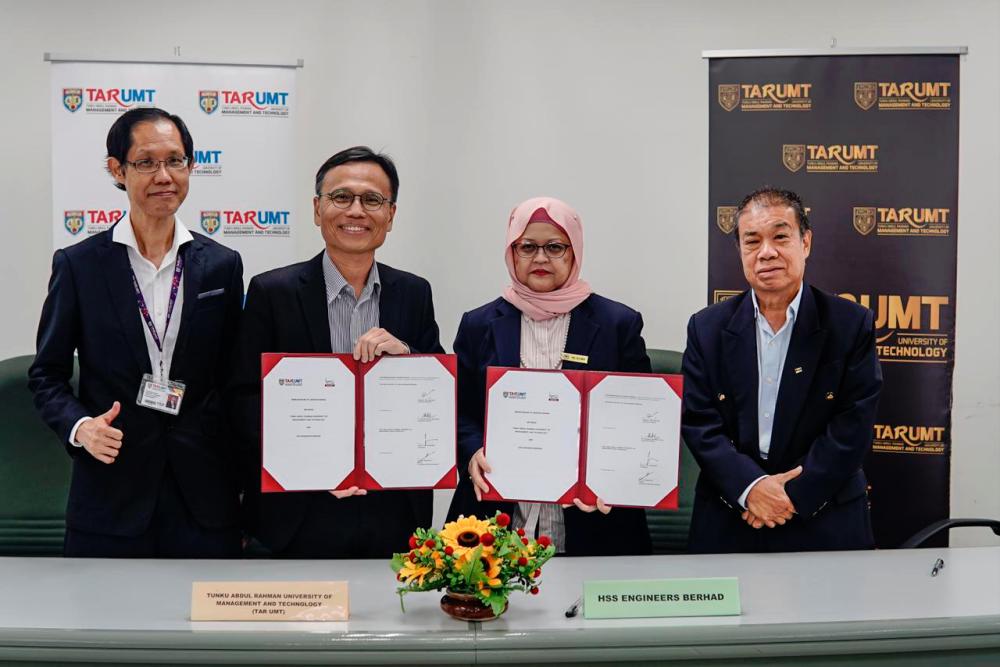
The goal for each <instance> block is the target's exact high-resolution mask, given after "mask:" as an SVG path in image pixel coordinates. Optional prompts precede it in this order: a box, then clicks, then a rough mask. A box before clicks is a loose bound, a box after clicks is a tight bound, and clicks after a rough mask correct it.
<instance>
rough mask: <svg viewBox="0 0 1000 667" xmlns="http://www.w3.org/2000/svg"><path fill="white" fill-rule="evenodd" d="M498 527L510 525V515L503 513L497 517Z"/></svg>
mask: <svg viewBox="0 0 1000 667" xmlns="http://www.w3.org/2000/svg"><path fill="white" fill-rule="evenodd" d="M497 525H498V526H500V527H501V528H502V527H504V526H509V525H510V515H509V514H507V513H506V512H501V513H500V514H498V515H497Z"/></svg>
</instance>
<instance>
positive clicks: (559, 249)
mask: <svg viewBox="0 0 1000 667" xmlns="http://www.w3.org/2000/svg"><path fill="white" fill-rule="evenodd" d="M510 247H511V248H513V249H514V252H516V253H517V254H518V256H519V257H524V258H525V259H531V258H532V257H534V256H535V255H536V254H537V253H538V250H539V248H541V249H542V250H543V251H544V252H545V256H546V257H548V258H549V259H559V258H560V257H562V256H563V255H565V254H566V251H567V250H568V249H569V248H570V245H569V244H568V243H559V242H557V241H552V242H551V243H546V244H545V245H538V244H537V243H533V242H531V241H521V242H520V243H511V244H510Z"/></svg>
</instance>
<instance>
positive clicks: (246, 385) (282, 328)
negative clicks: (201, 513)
mask: <svg viewBox="0 0 1000 667" xmlns="http://www.w3.org/2000/svg"><path fill="white" fill-rule="evenodd" d="M378 273H379V280H380V283H381V287H380V288H379V290H380V291H379V326H380V327H382V328H383V329H386V330H387V331H388V332H389V333H391V334H392V335H393V336H395V337H396V338H398V339H400V340H402V341H403V342H405V343H406V344H407V345H408V346H409V347H410V350H411V351H412V352H414V353H420V352H422V353H438V354H440V353H443V352H444V348H442V347H441V342H440V340H439V333H438V326H437V323H436V322H435V320H434V304H433V299H432V296H431V287H430V284H429V283H428V282H427V281H426V280H424V279H423V278H420V277H419V276H415V275H413V274H412V273H407V272H405V271H400V270H398V269H394V268H392V267H391V266H387V265H385V264H382V263H379V264H378ZM330 351H331V347H330V322H329V319H328V316H327V299H326V283H325V280H324V277H323V253H322V252H321V253H320V254H318V255H316V256H315V257H313V258H312V259H310V260H308V261H305V262H300V263H298V264H292V265H290V266H286V267H282V268H280V269H274V270H273V271H268V272H266V273H262V274H260V275H258V276H255V277H254V278H253V279H252V280H251V281H250V286H249V287H248V288H247V302H246V309H245V310H244V312H243V320H242V323H241V326H240V334H239V338H238V340H237V344H236V347H235V351H234V354H235V356H234V362H233V363H234V368H233V385H232V387H231V389H230V391H229V392H228V398H229V400H230V401H231V403H230V406H229V409H230V412H231V415H232V419H233V427H234V429H235V430H236V432H237V435H238V438H239V441H240V445H241V450H242V465H243V477H244V480H245V494H244V506H245V510H246V519H245V520H246V522H247V526H248V528H249V530H250V532H251V533H252V534H253V535H255V536H256V537H257V538H258V539H259V540H260V541H261V542H262V543H263V544H264V545H265V546H267V547H268V548H270V549H272V550H275V551H281V550H282V549H284V548H285V546H286V545H288V543H289V542H290V541H291V540H292V538H293V537H294V536H295V534H296V532H297V531H298V529H299V526H300V525H301V524H302V521H303V519H304V517H305V514H306V512H307V511H308V510H309V506H310V504H311V503H312V502H314V501H315V500H316V498H317V496H320V495H324V494H325V493H326V492H325V491H324V492H287V493H267V494H262V493H261V492H260V474H261V473H260V466H261V462H260V456H261V454H260V355H261V353H263V352H286V353H292V352H315V353H329V352H330ZM377 493H379V494H386V495H391V497H392V498H398V499H400V501H401V502H402V503H403V505H406V503H409V505H410V509H411V510H412V512H410V511H405V512H399V513H392V514H391V515H385V516H372V517H370V519H371V521H372V522H374V523H380V522H381V523H382V524H383V525H384V526H388V525H390V524H391V525H393V526H395V527H396V528H400V529H401V530H403V531H412V530H413V529H414V528H416V527H418V526H429V525H430V523H431V520H432V519H431V517H432V503H433V496H432V492H431V491H429V490H428V491H380V492H377ZM351 502H352V503H354V504H355V505H356V506H357V507H358V508H359V511H361V512H364V511H365V509H364V508H365V507H366V506H367V505H374V501H371V500H370V496H369V497H355V498H352V499H351ZM344 505H345V506H346V505H347V503H344ZM334 523H335V520H334V518H331V525H330V530H336V526H335V525H333V524H334ZM396 524H399V525H398V526H397V525H396ZM385 532H386V533H389V532H392V531H390V530H388V529H387V530H386V531H385ZM408 534H409V533H407V535H408ZM345 539H346V540H347V541H348V542H349V541H350V538H349V536H345ZM348 542H345V545H346V544H348ZM405 548H406V545H405V539H404V540H402V541H401V542H400V543H399V544H398V545H396V546H395V547H394V550H396V551H398V550H400V549H405ZM390 550H392V549H390Z"/></svg>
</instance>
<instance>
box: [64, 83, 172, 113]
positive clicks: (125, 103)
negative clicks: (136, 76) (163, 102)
mask: <svg viewBox="0 0 1000 667" xmlns="http://www.w3.org/2000/svg"><path fill="white" fill-rule="evenodd" d="M62 104H63V106H64V107H65V108H66V109H67V110H69V111H71V112H73V111H76V110H77V109H79V108H80V106H81V105H82V106H83V108H84V111H85V112H86V113H121V112H123V111H128V110H129V109H134V108H135V107H142V106H147V107H150V106H154V105H155V104H156V89H155V88H63V95H62Z"/></svg>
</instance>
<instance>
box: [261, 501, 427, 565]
mask: <svg viewBox="0 0 1000 667" xmlns="http://www.w3.org/2000/svg"><path fill="white" fill-rule="evenodd" d="M409 493H410V492H407V491H369V492H368V494H367V495H364V496H350V497H347V498H335V497H334V496H333V495H331V494H329V493H325V492H324V493H316V494H311V495H313V497H312V498H310V503H309V506H308V508H307V510H306V514H305V517H304V518H303V520H302V523H301V524H300V525H299V527H298V529H297V530H296V531H295V534H294V535H293V536H292V539H291V541H290V542H289V543H288V544H287V545H286V546H285V548H284V549H281V550H279V551H275V552H274V554H273V555H274V556H275V557H276V558H389V557H390V556H392V554H393V552H399V551H408V550H409V548H410V546H409V539H410V535H412V534H413V530H414V529H415V528H417V527H425V528H426V527H428V526H429V524H428V523H427V522H426V519H425V520H424V521H421V519H419V518H418V517H417V516H416V512H415V510H414V508H413V505H412V503H411V502H410V500H409V498H408V495H409Z"/></svg>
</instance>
